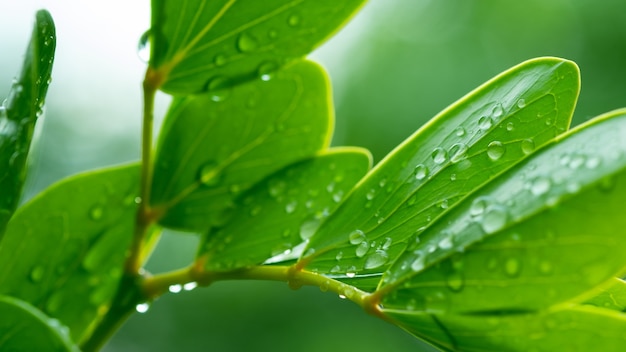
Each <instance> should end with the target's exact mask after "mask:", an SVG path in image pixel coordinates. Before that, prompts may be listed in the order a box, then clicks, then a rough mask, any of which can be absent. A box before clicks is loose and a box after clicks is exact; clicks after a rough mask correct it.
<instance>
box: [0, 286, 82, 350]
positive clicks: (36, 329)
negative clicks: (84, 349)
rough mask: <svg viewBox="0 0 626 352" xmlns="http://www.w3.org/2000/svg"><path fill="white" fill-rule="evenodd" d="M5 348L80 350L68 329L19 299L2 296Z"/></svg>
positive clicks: (0, 339)
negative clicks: (70, 336)
mask: <svg viewBox="0 0 626 352" xmlns="http://www.w3.org/2000/svg"><path fill="white" fill-rule="evenodd" d="M0 317H2V318H1V319H0V350H1V351H59V352H61V351H78V348H77V347H76V346H73V345H72V342H71V341H70V339H69V336H68V333H67V328H66V327H63V326H62V325H61V324H60V323H59V322H58V320H55V319H50V318H48V317H47V316H46V315H45V314H43V313H42V312H41V311H40V310H39V309H37V308H35V307H33V306H32V305H30V304H28V303H26V302H24V301H21V300H19V299H17V298H13V297H6V296H0Z"/></svg>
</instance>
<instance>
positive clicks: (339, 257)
mask: <svg viewBox="0 0 626 352" xmlns="http://www.w3.org/2000/svg"><path fill="white" fill-rule="evenodd" d="M342 258H343V252H342V251H339V252H338V253H337V255H336V256H335V260H336V261H340V260H341V259H342Z"/></svg>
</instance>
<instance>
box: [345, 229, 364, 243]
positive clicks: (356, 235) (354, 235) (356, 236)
mask: <svg viewBox="0 0 626 352" xmlns="http://www.w3.org/2000/svg"><path fill="white" fill-rule="evenodd" d="M348 239H349V240H350V243H351V244H360V243H361V242H363V241H365V234H364V233H363V231H361V230H354V231H352V232H351V233H350V235H349V236H348Z"/></svg>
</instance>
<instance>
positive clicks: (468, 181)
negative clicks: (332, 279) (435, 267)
mask: <svg viewBox="0 0 626 352" xmlns="http://www.w3.org/2000/svg"><path fill="white" fill-rule="evenodd" d="M578 88H579V76H578V69H577V67H576V66H575V64H573V63H572V62H570V61H566V60H562V59H556V58H539V59H534V60H530V61H527V62H525V63H522V64H520V65H518V66H516V67H514V68H512V69H510V70H508V71H506V72H504V73H503V74H501V75H499V76H497V77H495V78H494V79H492V80H491V81H489V82H487V83H486V84H484V85H483V86H481V87H479V88H478V89H476V90H475V91H473V92H471V93H470V94H468V95H467V96H465V97H464V98H463V99H461V100H459V101H458V102H456V103H455V104H453V105H452V106H450V107H449V108H447V109H446V110H444V111H443V112H442V113H440V114H439V115H438V116H437V117H435V118H434V119H433V120H432V121H431V122H429V123H428V124H427V125H425V126H424V127H422V128H421V129H420V130H418V131H417V132H416V133H415V134H414V135H413V136H411V137H410V138H409V139H407V140H406V141H405V142H404V143H402V144H401V145H400V146H399V147H397V148H396V149H395V150H394V151H393V152H392V153H390V154H389V155H388V156H387V157H386V158H385V159H384V160H383V161H381V162H380V163H379V164H378V165H377V166H376V167H375V168H374V169H373V170H372V171H371V172H370V173H369V174H368V175H367V176H366V178H365V179H364V181H363V182H361V183H360V184H359V186H358V187H357V188H356V189H355V190H354V192H352V193H351V194H350V196H349V197H348V198H347V199H346V201H345V202H344V203H342V205H341V206H340V207H339V209H338V210H337V211H336V212H335V213H333V214H332V215H331V216H330V217H329V219H328V221H326V222H325V223H324V224H323V225H322V227H321V228H320V230H319V232H318V235H316V236H315V237H313V238H312V239H311V242H310V243H309V248H310V249H312V250H314V254H312V255H311V256H309V257H307V258H304V262H305V263H307V268H309V269H311V270H315V271H318V272H320V273H330V271H331V269H333V268H336V267H337V266H339V268H340V270H336V269H335V270H334V271H340V272H343V273H344V276H345V278H346V280H347V279H349V278H351V277H352V278H353V279H352V280H356V279H359V277H361V278H364V277H372V279H371V280H367V281H369V283H368V284H367V286H371V284H372V280H379V279H380V274H382V273H383V272H384V271H385V270H386V268H388V267H389V265H391V263H393V261H394V260H395V259H396V258H397V257H398V256H399V255H400V254H401V253H402V252H403V251H404V250H405V248H406V247H407V246H408V245H409V244H410V243H412V242H414V241H415V239H416V236H418V235H419V234H420V233H421V232H423V231H424V230H425V229H426V228H428V227H429V226H431V225H432V224H433V223H434V222H436V221H437V219H438V218H439V217H441V216H442V215H443V214H445V213H446V212H447V211H449V210H450V209H452V208H454V206H455V205H456V204H457V203H458V202H460V201H461V200H463V199H464V198H466V197H468V196H469V195H471V194H472V192H475V191H476V190H477V189H479V188H480V187H482V186H483V185H484V184H485V183H486V182H488V181H489V180H491V179H493V178H494V177H496V176H497V175H499V174H500V173H502V172H504V171H505V170H507V169H508V168H510V167H512V166H513V165H515V164H516V163H519V162H520V161H521V160H523V159H524V158H526V157H527V156H528V155H530V154H531V153H533V152H534V151H535V150H536V149H538V148H540V147H541V146H543V145H545V144H546V143H548V142H549V141H550V140H552V139H554V137H555V136H557V135H558V134H560V133H562V132H563V131H564V130H566V129H567V127H568V125H569V121H570V118H571V115H572V111H573V109H574V105H575V102H576V98H577V95H578ZM381 245H384V246H386V247H388V249H387V250H386V252H387V256H388V258H389V260H388V262H387V263H385V265H383V266H381V267H378V268H375V269H373V270H370V269H366V268H365V263H366V261H367V260H368V257H369V255H371V254H374V253H376V252H375V250H376V249H377V248H378V247H379V246H381ZM367 246H369V248H370V250H368V251H367V252H366V253H365V254H363V252H362V250H363V249H362V247H367ZM340 252H341V253H343V260H342V261H340V262H337V261H336V259H335V258H336V257H337V255H338V253H340ZM377 275H378V276H377ZM361 287H363V286H361Z"/></svg>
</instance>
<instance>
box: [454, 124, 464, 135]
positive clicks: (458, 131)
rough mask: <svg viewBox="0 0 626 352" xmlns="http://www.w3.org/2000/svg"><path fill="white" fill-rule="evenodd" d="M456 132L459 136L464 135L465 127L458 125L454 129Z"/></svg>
mask: <svg viewBox="0 0 626 352" xmlns="http://www.w3.org/2000/svg"><path fill="white" fill-rule="evenodd" d="M454 134H455V135H456V136H457V137H463V136H464V135H465V128H463V127H461V126H459V127H457V128H456V129H455V130H454Z"/></svg>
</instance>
